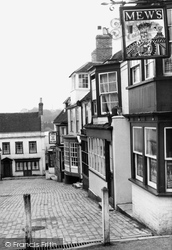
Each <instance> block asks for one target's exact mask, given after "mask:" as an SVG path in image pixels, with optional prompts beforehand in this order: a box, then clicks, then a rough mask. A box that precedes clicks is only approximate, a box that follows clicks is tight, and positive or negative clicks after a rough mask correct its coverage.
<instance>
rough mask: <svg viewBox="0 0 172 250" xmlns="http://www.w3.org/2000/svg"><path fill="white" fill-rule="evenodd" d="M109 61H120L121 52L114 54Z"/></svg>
mask: <svg viewBox="0 0 172 250" xmlns="http://www.w3.org/2000/svg"><path fill="white" fill-rule="evenodd" d="M110 59H111V60H117V61H122V60H123V58H122V50H120V51H118V52H116V53H115V54H114V55H113V56H112V57H111V58H110Z"/></svg>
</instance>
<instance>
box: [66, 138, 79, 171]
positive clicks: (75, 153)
mask: <svg viewBox="0 0 172 250" xmlns="http://www.w3.org/2000/svg"><path fill="white" fill-rule="evenodd" d="M64 163H65V165H67V166H70V167H77V168H78V166H79V144H78V143H77V142H74V141H64Z"/></svg>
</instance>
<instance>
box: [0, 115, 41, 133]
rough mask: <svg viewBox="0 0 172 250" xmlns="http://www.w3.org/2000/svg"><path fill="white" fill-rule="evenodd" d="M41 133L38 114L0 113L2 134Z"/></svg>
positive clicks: (0, 130)
mask: <svg viewBox="0 0 172 250" xmlns="http://www.w3.org/2000/svg"><path fill="white" fill-rule="evenodd" d="M36 131H41V118H40V117H39V113H38V112H32V113H29V112H27V113H0V133H15V132H36Z"/></svg>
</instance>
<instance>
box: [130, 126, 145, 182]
mask: <svg viewBox="0 0 172 250" xmlns="http://www.w3.org/2000/svg"><path fill="white" fill-rule="evenodd" d="M134 129H141V132H142V145H143V142H144V141H143V140H144V139H143V127H140V126H133V153H134V166H135V178H136V179H137V180H139V181H141V182H143V176H140V175H138V171H137V170H138V157H140V156H141V157H142V172H143V168H144V166H143V147H142V150H141V152H140V151H137V150H135V147H134V144H135V133H134Z"/></svg>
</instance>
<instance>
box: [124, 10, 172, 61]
mask: <svg viewBox="0 0 172 250" xmlns="http://www.w3.org/2000/svg"><path fill="white" fill-rule="evenodd" d="M120 16H121V25H122V34H123V57H124V60H138V59H148V58H150V59H151V58H164V57H169V48H168V30H167V16H166V8H165V7H161V6H149V7H148V6H146V7H143V6H141V7H136V6H134V7H133V6H132V7H131V6H130V7H125V6H124V7H120Z"/></svg>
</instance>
